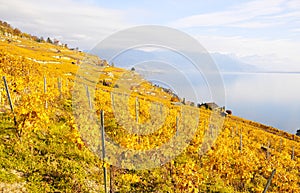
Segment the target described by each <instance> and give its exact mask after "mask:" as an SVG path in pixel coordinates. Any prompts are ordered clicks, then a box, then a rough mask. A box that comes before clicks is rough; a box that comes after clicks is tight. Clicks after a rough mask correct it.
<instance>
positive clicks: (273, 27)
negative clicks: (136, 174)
mask: <svg viewBox="0 0 300 193" xmlns="http://www.w3.org/2000/svg"><path fill="white" fill-rule="evenodd" d="M0 19H1V20H3V21H7V22H9V23H10V24H11V25H13V26H15V27H18V28H19V29H21V30H22V31H24V32H28V33H31V34H34V35H38V36H43V37H44V38H46V37H48V36H49V37H51V38H57V39H59V40H61V41H62V42H64V43H67V44H68V45H69V46H70V47H79V48H80V49H82V50H90V49H92V48H93V47H94V46H95V45H96V44H97V43H99V42H100V41H101V40H102V39H104V38H105V37H107V36H109V35H110V34H111V33H113V32H117V31H119V30H122V29H125V28H128V27H133V26H139V25H148V24H155V25H163V26H168V27H173V28H176V29H178V30H181V31H183V32H186V33H187V34H189V35H191V36H192V37H194V38H196V39H197V40H198V41H199V42H200V43H201V44H202V45H203V46H204V47H205V48H206V49H207V50H208V51H209V52H212V53H221V54H225V55H228V56H230V57H234V58H235V59H237V60H239V61H241V62H245V63H248V64H251V65H253V66H255V67H258V68H259V69H264V70H268V71H279V72H282V71H289V72H300V55H299V53H300V51H299V50H300V1H299V0H253V1H246V0H226V1H224V0H222V1H221V0H215V1H207V0H181V1H179V0H164V1H161V0H160V1H157V0H151V1H145V0H132V1H124V0H123V1H121V0H118V1H96V0H52V1H40V0H39V1H37V0H26V1H24V0H9V1H3V0H2V2H1V4H0ZM295 76H296V77H295ZM252 79H254V78H253V77H252V78H243V79H239V81H236V82H234V84H231V85H225V86H227V88H226V90H227V97H228V101H229V105H230V106H232V107H235V108H238V107H239V105H238V104H242V103H246V102H247V101H250V103H249V104H252V103H251V102H253V104H254V103H256V104H262V103H264V102H268V103H272V102H273V103H274V104H275V103H285V104H286V107H287V106H293V115H294V118H293V120H289V125H288V124H285V123H284V122H283V120H281V122H280V120H276V121H277V122H276V121H275V120H272V119H275V118H272V116H269V117H264V116H261V115H260V114H259V112H258V111H257V112H258V113H257V112H256V113H254V110H253V111H252V112H249V113H248V114H247V112H248V111H247V109H248V107H247V106H244V107H241V109H242V110H239V114H241V115H244V116H246V117H247V116H248V117H247V118H250V119H251V118H253V119H256V120H258V121H262V120H261V119H260V118H263V119H264V120H267V121H266V122H267V123H269V124H271V125H274V126H280V127H282V128H284V129H286V130H289V131H291V132H293V129H294V128H293V129H291V128H290V127H297V124H299V126H298V127H300V121H295V120H298V119H299V120H300V116H296V113H298V111H300V89H297V88H298V87H299V85H300V79H299V78H298V76H297V75H293V76H289V75H288V76H281V75H276V74H274V75H272V76H269V78H264V76H259V77H255V80H252ZM225 83H226V81H225ZM260 83H263V84H260ZM298 83H299V84H298ZM235 101H239V102H240V103H237V102H236V103H235ZM298 101H299V102H298ZM234 103H235V104H234ZM273 103H272V104H273ZM298 103H299V106H297V105H298ZM272 104H270V105H269V106H267V107H268V108H269V109H270V115H272V112H271V111H274V109H272ZM294 104H297V105H294ZM298 107H299V108H298ZM280 108H282V107H281V106H280ZM243 109H244V110H243ZM298 109H299V110H298ZM286 110H287V111H289V110H290V109H286ZM261 112H263V113H264V114H266V112H265V111H263V110H262V111H261ZM299 113H300V112H299ZM277 114H278V111H277ZM274 116H275V115H274ZM298 117H299V118H298ZM276 119H278V118H277V117H276ZM285 119H286V118H285ZM278 122H280V123H278ZM291 123H294V124H291ZM288 127H289V128H288Z"/></svg>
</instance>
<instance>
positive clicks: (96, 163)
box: [0, 33, 300, 192]
mask: <svg viewBox="0 0 300 193" xmlns="http://www.w3.org/2000/svg"><path fill="white" fill-rule="evenodd" d="M86 61H92V63H93V64H94V65H91V66H90V68H89V69H86V71H82V72H81V71H78V69H79V68H80V67H82V66H83V63H84V62H86ZM0 74H1V75H2V76H5V78H6V80H7V83H8V88H9V90H10V94H11V99H12V103H13V107H14V113H12V112H11V109H10V106H9V101H8V97H7V94H6V90H5V85H4V82H3V81H1V84H0V96H1V100H0V103H1V107H0V112H1V115H0V120H1V124H0V191H2V192H104V182H103V170H102V166H103V162H102V161H101V159H99V158H98V156H96V155H95V154H97V155H99V157H101V155H100V152H99V149H97V148H98V146H99V145H100V143H101V142H100V141H99V140H100V132H99V126H98V125H95V123H94V122H92V120H93V119H91V118H90V117H88V116H86V115H88V113H90V112H91V111H92V112H94V113H95V116H96V119H97V120H99V119H100V112H101V110H103V111H104V112H105V121H104V124H105V132H106V135H107V137H110V139H111V140H113V141H115V142H117V143H118V144H120V146H121V147H123V148H125V149H128V152H127V153H126V154H122V153H123V152H119V150H118V149H114V153H116V154H118V153H120V155H121V154H122V156H123V157H122V156H120V157H119V158H120V159H119V160H114V159H112V158H111V157H108V159H107V160H106V161H107V162H106V163H105V164H104V166H105V167H106V168H107V170H108V186H109V189H111V191H112V192H262V191H263V189H264V187H265V185H266V183H267V180H268V178H269V177H270V175H271V172H272V170H274V169H276V173H275V175H274V178H273V179H272V184H271V186H270V187H269V190H268V192H300V144H299V142H300V139H299V137H297V136H295V135H292V134H288V133H286V132H283V131H280V130H278V129H275V128H271V127H267V126H264V125H262V124H259V123H254V122H252V121H249V120H245V119H242V118H239V117H235V116H227V117H223V116H221V113H220V112H213V111H211V110H209V109H205V108H196V107H188V106H184V105H174V104H173V103H172V101H177V100H178V99H177V98H174V96H173V95H172V93H170V92H166V90H164V89H163V88H160V87H156V86H153V85H152V84H151V83H149V82H147V81H146V80H143V79H142V77H139V75H138V74H136V73H135V72H134V71H126V70H124V69H120V68H116V67H113V66H110V65H109V64H108V63H107V62H106V61H104V60H101V59H99V58H97V57H95V56H91V55H88V54H86V53H83V52H79V51H76V50H70V49H68V48H66V47H62V46H56V45H53V44H51V43H45V42H37V41H34V40H32V38H30V37H29V36H26V37H20V35H19V34H17V35H13V34H12V35H10V34H8V33H2V34H1V33H0ZM95 77H96V78H95ZM124 81H125V83H124ZM126 81H128V82H126ZM126 83H128V84H126ZM93 88H95V89H93ZM88 93H89V94H88ZM74 96H75V97H74ZM88 96H90V98H88ZM93 96H94V97H93ZM91 99H94V100H92V101H93V103H92V105H93V108H92V109H89V105H90V103H89V100H91ZM125 102H126V103H127V104H126V103H125ZM124 103H125V104H124ZM137 105H138V107H136V106H137ZM76 107H77V108H76ZM78 109H79V110H80V111H78ZM116 109H117V110H116ZM185 109H188V110H189V111H186V112H185ZM74 111H75V113H74ZM182 112H185V113H182ZM76 113H77V114H76ZM14 116H15V117H16V124H14V121H13V117H14ZM118 116H119V117H118ZM78 120H80V121H78ZM133 120H135V121H133ZM149 120H151V121H152V122H150V123H149V124H147V123H148V121H149ZM159 120H162V121H163V122H162V123H160V122H159ZM157 121H158V122H157ZM133 122H134V123H133ZM135 122H137V124H144V125H146V126H145V127H144V128H142V129H144V130H145V131H144V132H146V131H147V130H151V129H153V127H154V126H155V127H158V128H157V130H155V131H153V132H149V133H147V135H146V134H144V135H137V134H134V133H130V132H129V131H130V130H129V129H130V128H133V125H136V123H135ZM96 123H97V124H98V122H96ZM152 123H153V124H152ZM222 123H223V124H222ZM178 124H179V125H183V126H182V127H180V126H178ZM193 124H195V125H196V127H195V128H192V129H194V131H195V133H193V135H192V138H191V139H190V140H187V144H188V146H187V147H186V148H184V149H183V150H182V151H181V152H180V153H179V154H178V155H177V154H176V156H175V153H174V152H175V151H176V149H175V147H177V146H176V144H171V145H170V147H168V148H166V149H167V150H168V152H169V153H170V154H174V156H175V158H174V159H172V161H167V162H165V163H164V164H163V165H161V166H160V167H157V168H154V169H149V170H147V169H144V170H135V169H136V168H135V167H137V165H135V164H134V163H130V164H131V165H130V164H129V163H127V162H126V161H127V160H128V157H130V156H132V157H139V156H141V155H144V154H143V151H146V150H151V149H156V148H159V147H161V146H163V145H164V144H167V143H168V142H169V141H171V139H172V137H173V136H176V135H177V132H182V133H181V135H180V137H182V139H181V140H180V142H182V141H185V139H186V138H184V137H185V136H184V134H185V132H186V129H187V128H189V127H191V126H192V125H193ZM132 132H134V130H132ZM210 143H212V144H213V145H212V147H211V148H209V144H210ZM110 145H111V144H107V148H108V149H109V148H111V147H112V146H110ZM207 146H208V148H207ZM131 150H132V151H131ZM206 150H207V152H206ZM134 151H138V152H139V153H140V154H134V153H132V154H131V152H134ZM173 151H174V152H173ZM93 152H95V153H93ZM202 152H206V153H205V154H203V153H202ZM109 153H110V152H109V151H108V152H107V154H108V155H110V154H109ZM163 156H165V157H163ZM162 157H163V158H165V159H167V158H168V155H165V154H162V155H161V157H160V158H162ZM116 158H117V157H116ZM138 161H144V162H145V163H146V162H147V161H148V160H146V159H145V157H143V156H141V157H140V158H139V159H137V162H138ZM112 163H113V166H109V165H110V164H112ZM118 164H119V165H118ZM116 165H117V166H122V167H126V168H127V169H122V168H120V167H116Z"/></svg>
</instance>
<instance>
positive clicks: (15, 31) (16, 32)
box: [13, 28, 22, 36]
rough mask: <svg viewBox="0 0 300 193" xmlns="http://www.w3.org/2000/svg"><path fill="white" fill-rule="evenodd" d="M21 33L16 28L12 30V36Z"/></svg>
mask: <svg viewBox="0 0 300 193" xmlns="http://www.w3.org/2000/svg"><path fill="white" fill-rule="evenodd" d="M21 33H22V32H21V31H20V30H19V29H18V28H15V29H14V30H13V34H14V35H16V36H19V35H21Z"/></svg>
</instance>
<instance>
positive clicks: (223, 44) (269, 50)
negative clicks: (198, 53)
mask: <svg viewBox="0 0 300 193" xmlns="http://www.w3.org/2000/svg"><path fill="white" fill-rule="evenodd" d="M196 38H197V39H198V41H199V42H200V43H201V44H202V45H203V46H204V47H205V48H206V49H207V50H208V51H209V52H220V53H223V54H234V55H236V56H237V57H238V58H239V59H240V60H241V61H243V62H245V63H249V64H252V65H256V66H258V67H259V68H262V69H266V70H267V69H268V70H283V69H284V70H285V71H293V70H298V71H299V70H300V65H299V64H300V57H299V53H298V51H299V49H300V43H299V42H298V41H292V40H288V39H277V40H273V39H263V38H244V37H241V36H201V35H198V36H196Z"/></svg>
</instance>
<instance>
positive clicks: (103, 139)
mask: <svg viewBox="0 0 300 193" xmlns="http://www.w3.org/2000/svg"><path fill="white" fill-rule="evenodd" d="M100 113H101V117H100V118H101V126H100V132H101V142H102V159H103V166H102V167H103V180H104V191H105V193H107V172H106V166H105V131H104V111H103V110H101V112H100Z"/></svg>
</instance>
